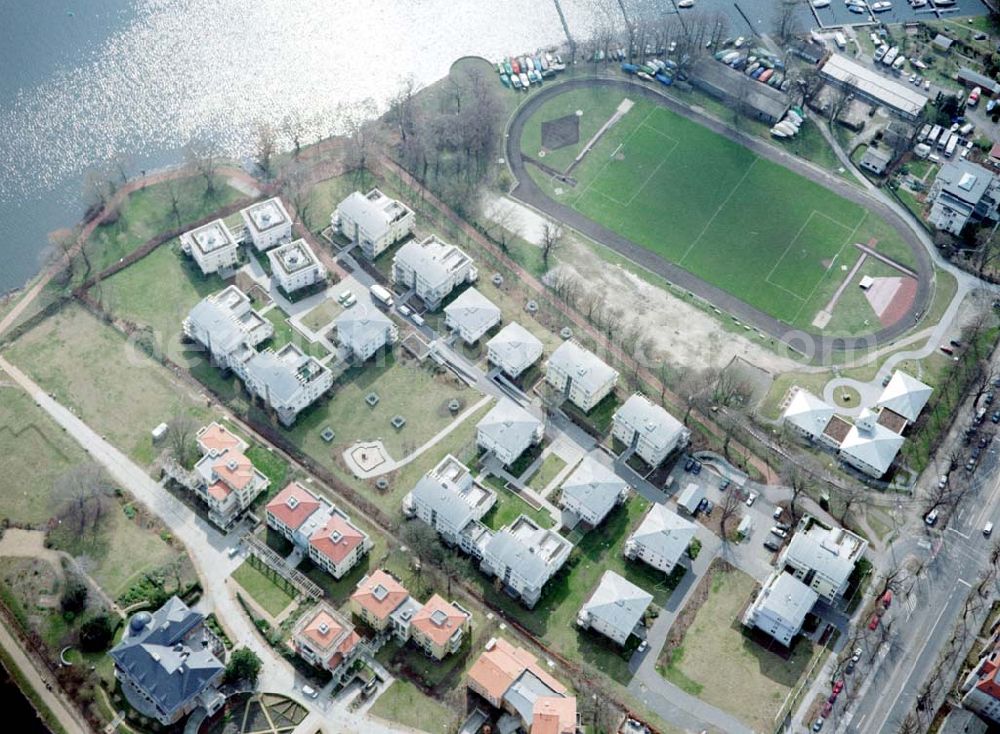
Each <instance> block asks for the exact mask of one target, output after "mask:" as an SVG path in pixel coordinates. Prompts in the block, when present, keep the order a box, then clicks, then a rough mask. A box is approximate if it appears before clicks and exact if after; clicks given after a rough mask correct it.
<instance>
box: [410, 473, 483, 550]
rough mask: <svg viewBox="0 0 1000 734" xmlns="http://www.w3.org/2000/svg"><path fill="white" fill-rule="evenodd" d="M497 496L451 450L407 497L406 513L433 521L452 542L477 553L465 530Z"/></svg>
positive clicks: (451, 543)
mask: <svg viewBox="0 0 1000 734" xmlns="http://www.w3.org/2000/svg"><path fill="white" fill-rule="evenodd" d="M496 500H497V496H496V492H494V491H493V490H492V489H490V488H489V487H484V486H482V485H480V484H477V483H476V482H475V481H474V480H473V477H472V472H470V471H469V468H468V467H467V466H465V465H464V464H463V463H462V462H460V461H459V460H458V459H456V458H455V457H454V456H452V455H451V454H448V455H447V456H445V457H444V459H442V460H441V462H440V463H439V464H438V465H437V466H436V467H434V469H432V470H431V471H429V472H427V474H425V475H424V476H423V477H422V478H421V479H420V481H418V482H417V485H416V486H415V487H414V488H413V489H412V490H411V491H410V492H409V493H407V495H406V496H405V497H404V498H403V514H404V515H406V516H407V517H416V518H419V519H420V520H422V521H423V522H425V523H427V524H428V525H430V526H431V527H432V528H434V530H436V531H437V532H438V534H439V535H441V537H442V538H443V539H444V540H445V542H446V543H448V544H449V545H459V546H462V549H463V550H465V551H466V552H467V553H473V552H474V549H472V548H466V547H465V542H467V539H468V537H469V536H468V535H467V534H463V532H462V531H463V530H464V529H465V528H466V526H467V525H468V524H469V523H470V522H478V521H479V520H482V518H483V516H484V515H486V513H487V512H489V511H490V510H491V509H492V508H493V505H495V504H496Z"/></svg>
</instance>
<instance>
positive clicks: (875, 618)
mask: <svg viewBox="0 0 1000 734" xmlns="http://www.w3.org/2000/svg"><path fill="white" fill-rule="evenodd" d="M878 622H879V618H878V615H877V614H873V615H872V618H871V619H870V620H869V621H868V629H870V630H874V629H876V628H877V627H878Z"/></svg>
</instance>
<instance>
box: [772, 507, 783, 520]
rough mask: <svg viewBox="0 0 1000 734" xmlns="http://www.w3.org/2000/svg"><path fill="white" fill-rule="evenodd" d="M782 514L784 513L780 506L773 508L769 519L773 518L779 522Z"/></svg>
mask: <svg viewBox="0 0 1000 734" xmlns="http://www.w3.org/2000/svg"><path fill="white" fill-rule="evenodd" d="M784 512H785V510H784V508H782V507H780V506H779V507H775V508H774V512H772V513H771V517H773V518H774V519H775V520H780V519H781V515H782V514H783V513H784Z"/></svg>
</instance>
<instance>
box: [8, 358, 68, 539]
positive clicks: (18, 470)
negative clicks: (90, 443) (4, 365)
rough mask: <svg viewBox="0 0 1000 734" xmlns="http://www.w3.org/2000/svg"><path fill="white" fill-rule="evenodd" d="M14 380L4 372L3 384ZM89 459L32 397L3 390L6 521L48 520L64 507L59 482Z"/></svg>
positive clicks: (12, 389)
mask: <svg viewBox="0 0 1000 734" xmlns="http://www.w3.org/2000/svg"><path fill="white" fill-rule="evenodd" d="M9 381H10V380H9V378H8V377H7V375H6V374H4V373H3V372H2V371H0V385H2V384H3V383H4V382H9ZM86 460H87V456H86V454H84V452H83V449H81V448H80V446H79V444H77V443H76V442H75V441H72V440H71V439H70V438H69V437H68V436H67V435H66V433H65V431H63V430H62V428H60V427H59V426H58V425H57V424H56V423H55V421H53V420H52V419H51V418H49V416H48V414H46V413H45V412H44V411H43V410H42V409H41V408H39V407H38V406H36V405H35V403H34V401H33V400H32V399H31V398H30V397H28V395H27V393H25V392H23V391H22V390H21V389H20V388H18V387H14V386H5V387H0V476H2V477H3V478H4V481H3V482H2V483H0V517H2V518H8V519H10V520H12V521H15V522H23V523H28V524H34V523H42V522H45V521H47V520H48V519H49V518H51V517H52V516H53V515H54V514H55V512H56V510H57V509H58V508H57V505H58V503H59V500H58V498H56V497H54V496H53V493H52V485H53V483H54V482H55V481H56V479H58V478H59V477H60V476H62V475H63V474H64V473H66V472H67V471H68V470H69V469H70V468H71V467H72V466H74V465H76V464H80V463H83V462H84V461H86Z"/></svg>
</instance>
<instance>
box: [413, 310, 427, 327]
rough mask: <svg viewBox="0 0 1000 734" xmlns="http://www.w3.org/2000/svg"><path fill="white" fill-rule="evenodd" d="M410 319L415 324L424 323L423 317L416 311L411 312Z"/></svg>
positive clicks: (420, 324) (421, 324)
mask: <svg viewBox="0 0 1000 734" xmlns="http://www.w3.org/2000/svg"><path fill="white" fill-rule="evenodd" d="M410 321H412V322H413V323H415V324H416V325H417V326H423V325H424V317H423V316H421V315H420V314H418V313H415V314H413V315H412V316H411V317H410Z"/></svg>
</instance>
